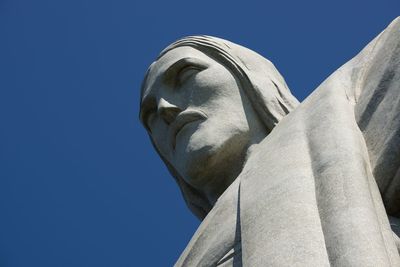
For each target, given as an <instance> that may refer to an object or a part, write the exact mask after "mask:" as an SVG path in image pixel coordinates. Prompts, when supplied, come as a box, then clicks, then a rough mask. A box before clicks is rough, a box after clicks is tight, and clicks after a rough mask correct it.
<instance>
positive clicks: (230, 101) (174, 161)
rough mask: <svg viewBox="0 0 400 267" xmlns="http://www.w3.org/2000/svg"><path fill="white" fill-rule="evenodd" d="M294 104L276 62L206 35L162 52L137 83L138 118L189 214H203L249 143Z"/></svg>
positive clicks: (232, 176) (225, 185)
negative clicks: (140, 89) (173, 179)
mask: <svg viewBox="0 0 400 267" xmlns="http://www.w3.org/2000/svg"><path fill="white" fill-rule="evenodd" d="M297 104H298V101H297V100H296V98H295V97H294V96H292V95H291V93H290V91H289V89H288V87H287V85H286V83H285V81H284V79H283V78H282V76H281V75H280V74H279V72H278V71H277V70H276V68H275V67H274V65H273V64H272V63H271V62H270V61H268V60H267V59H265V58H264V57H262V56H260V55H258V54H257V53H255V52H253V51H251V50H249V49H247V48H244V47H242V46H239V45H236V44H233V43H231V42H229V41H226V40H222V39H219V38H215V37H210V36H190V37H186V38H183V39H180V40H178V41H176V42H175V43H173V44H171V45H170V46H168V47H167V48H166V49H164V50H163V51H162V52H161V53H160V55H159V57H158V58H157V60H156V61H155V62H153V63H152V64H151V66H150V67H149V69H148V71H147V73H146V76H145V78H144V81H143V84H142V91H141V105H140V119H141V121H142V123H143V124H144V126H145V128H146V129H147V131H148V133H149V136H150V139H151V141H152V143H153V145H154V147H155V149H156V150H157V152H158V154H159V155H160V157H161V158H162V159H163V161H164V162H165V164H166V165H167V167H168V169H169V171H170V172H171V174H172V175H173V176H174V178H175V180H176V181H177V183H178V186H179V187H180V189H181V191H182V194H183V196H184V198H185V201H186V203H187V205H188V206H189V208H190V209H191V210H192V212H193V213H194V214H195V215H196V216H197V217H199V218H200V219H203V218H204V217H205V216H206V214H207V213H208V212H209V211H210V210H211V208H212V206H213V205H214V203H215V201H216V199H217V198H218V197H219V196H220V195H221V194H222V193H223V192H224V191H225V190H226V188H228V187H229V185H230V184H231V183H232V182H233V181H234V180H235V179H236V177H237V176H238V175H239V173H240V171H241V170H242V168H243V164H244V163H245V160H246V155H247V151H248V149H249V147H250V146H251V145H253V144H256V143H258V142H260V141H261V140H262V139H264V138H265V137H266V136H267V135H268V134H269V133H270V132H271V131H272V129H273V128H274V127H275V126H276V125H277V124H278V123H279V121H280V120H281V119H282V118H283V117H284V116H285V115H286V114H288V113H289V112H290V111H291V110H292V109H294V107H295V106H296V105H297Z"/></svg>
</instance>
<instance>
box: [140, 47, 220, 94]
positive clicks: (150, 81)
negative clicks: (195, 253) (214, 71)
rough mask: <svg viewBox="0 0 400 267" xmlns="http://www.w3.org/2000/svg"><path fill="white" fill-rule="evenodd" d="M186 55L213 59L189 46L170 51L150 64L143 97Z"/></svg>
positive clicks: (208, 60) (205, 59) (209, 60)
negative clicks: (169, 68) (170, 67)
mask: <svg viewBox="0 0 400 267" xmlns="http://www.w3.org/2000/svg"><path fill="white" fill-rule="evenodd" d="M186 57H190V58H199V59H201V60H203V61H206V62H211V61H213V59H211V58H210V57H209V56H207V55H206V54H204V53H203V52H201V51H199V50H197V49H195V48H192V47H189V46H182V47H177V48H174V49H172V50H170V51H168V52H167V53H165V54H164V55H163V56H162V57H161V58H159V59H158V60H157V61H155V62H154V63H153V64H152V65H151V66H150V70H149V73H148V75H147V78H146V81H145V83H144V84H145V87H144V88H143V93H142V98H144V97H145V96H146V95H148V94H149V93H150V92H151V91H152V90H153V87H154V85H155V84H156V83H157V82H158V80H159V78H160V77H161V76H162V75H163V74H164V72H165V71H166V70H167V69H168V67H169V66H171V65H172V64H174V63H175V62H176V61H178V60H180V59H182V58H186Z"/></svg>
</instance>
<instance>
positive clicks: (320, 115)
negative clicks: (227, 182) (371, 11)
mask: <svg viewBox="0 0 400 267" xmlns="http://www.w3.org/2000/svg"><path fill="white" fill-rule="evenodd" d="M399 111H400V19H396V20H394V21H393V22H392V23H391V24H390V25H389V26H388V27H387V28H386V29H385V30H384V31H383V32H382V33H381V34H380V35H378V36H377V37H376V38H375V39H374V40H373V41H372V42H370V43H369V44H368V45H367V46H366V47H365V48H364V49H363V50H362V51H361V52H360V53H359V54H358V55H357V56H356V57H354V58H353V59H352V60H350V61H349V62H347V63H346V64H345V65H343V66H342V67H341V68H339V69H338V70H337V71H336V72H334V73H333V74H332V75H331V76H330V77H328V79H326V80H325V81H324V82H323V83H322V84H321V85H320V86H319V87H318V88H317V89H316V90H315V91H314V92H313V93H312V94H311V95H310V96H309V97H308V98H307V99H306V100H304V101H303V102H302V103H301V104H300V105H299V106H298V107H297V108H296V109H295V110H294V111H292V112H291V113H290V114H289V115H287V116H286V117H284V118H283V119H282V121H280V122H279V124H278V125H277V126H276V127H275V128H274V129H273V131H272V132H271V133H270V134H269V135H268V136H267V137H266V138H265V139H264V140H263V141H262V142H261V143H260V144H258V145H257V146H256V147H255V149H254V151H253V152H252V153H251V155H250V157H249V158H248V160H247V162H246V164H245V166H244V168H243V171H242V172H241V174H240V175H239V177H238V178H237V179H236V180H235V182H234V183H233V184H232V185H231V186H230V187H229V188H228V189H227V190H226V191H225V192H224V194H223V195H222V196H221V197H220V198H219V199H218V201H217V203H216V204H215V206H214V207H213V209H212V210H211V211H210V212H209V214H208V215H207V216H206V218H205V219H204V220H203V222H202V223H201V225H200V227H199V228H198V230H197V231H196V233H195V235H194V236H193V238H192V240H191V241H190V242H189V244H188V246H187V247H186V249H185V251H184V252H183V253H182V255H181V257H180V258H179V259H178V261H177V263H176V266H216V265H218V266H242V265H243V266H363V267H365V266H400V257H399V253H398V251H397V247H396V236H395V235H394V234H393V232H392V230H391V228H390V225H389V221H388V216H387V214H389V215H391V216H394V217H400V194H399V193H400V192H399V191H400V172H399V171H398V170H399V166H400V116H399V115H398V114H399Z"/></svg>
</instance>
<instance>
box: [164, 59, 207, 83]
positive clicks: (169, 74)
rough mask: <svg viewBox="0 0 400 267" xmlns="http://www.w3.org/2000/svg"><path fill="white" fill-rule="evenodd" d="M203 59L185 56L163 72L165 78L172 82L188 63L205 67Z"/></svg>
mask: <svg viewBox="0 0 400 267" xmlns="http://www.w3.org/2000/svg"><path fill="white" fill-rule="evenodd" d="M202 63H203V60H200V59H198V58H193V57H184V58H181V59H179V60H177V61H175V62H174V63H172V64H171V65H170V66H169V67H168V68H167V69H166V70H165V71H164V73H163V76H164V77H163V80H164V81H166V82H170V81H171V80H173V78H174V77H175V76H176V75H177V74H178V72H179V71H180V70H181V69H182V68H183V67H185V66H187V65H193V66H195V67H198V68H200V69H201V68H204V65H205V64H204V63H203V64H202Z"/></svg>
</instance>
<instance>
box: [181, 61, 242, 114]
mask: <svg viewBox="0 0 400 267" xmlns="http://www.w3.org/2000/svg"><path fill="white" fill-rule="evenodd" d="M225 72H226V70H225ZM221 77H222V78H221ZM238 90H239V88H238V85H237V83H236V80H235V79H234V78H233V76H232V75H230V73H229V72H228V73H221V71H220V70H219V69H218V68H210V69H207V70H206V71H203V72H200V73H199V74H198V75H196V77H195V78H194V79H192V80H191V81H190V82H189V83H188V84H187V88H186V90H185V92H186V96H185V97H186V99H189V103H190V104H191V105H194V106H200V105H204V106H211V104H212V103H213V102H216V101H219V102H221V101H222V102H225V103H229V102H232V101H234V102H237V99H234V98H237V97H239V91H238ZM217 104H218V103H217ZM219 104H223V103H219Z"/></svg>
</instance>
